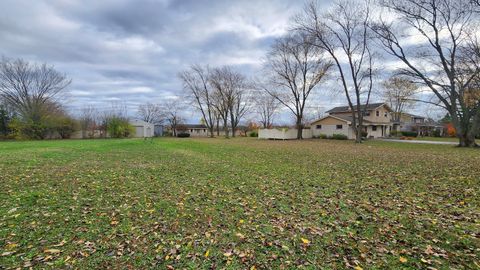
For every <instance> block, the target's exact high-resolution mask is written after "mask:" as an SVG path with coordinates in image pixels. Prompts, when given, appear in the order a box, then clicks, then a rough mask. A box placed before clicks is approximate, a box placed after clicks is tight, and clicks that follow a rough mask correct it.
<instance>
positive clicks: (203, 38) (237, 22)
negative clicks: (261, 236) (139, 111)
mask: <svg viewBox="0 0 480 270" xmlns="http://www.w3.org/2000/svg"><path fill="white" fill-rule="evenodd" d="M303 4H304V3H303V1H297V0H260V1H258V0H257V1H255V0H240V1H223V0H217V1H211V0H208V1H207V0H142V1H140V0H139V1H137V0H102V1H96V0H38V1H29V0H4V1H1V2H0V40H1V43H0V55H1V56H5V57H10V58H17V57H21V58H25V59H27V60H30V61H37V62H47V63H50V64H53V65H55V67H56V68H57V69H58V70H60V71H62V72H65V73H66V74H67V75H68V76H69V77H71V78H72V79H73V83H72V85H71V87H70V95H69V98H68V99H66V100H65V103H66V104H67V106H68V107H69V108H71V109H72V111H75V110H78V109H79V108H81V107H82V106H85V105H96V106H109V105H108V104H109V103H110V102H112V101H121V102H124V103H125V104H126V105H128V107H129V108H130V110H131V113H134V111H135V107H136V106H137V105H138V104H140V103H142V102H146V101H150V102H160V101H162V100H164V99H166V98H169V97H172V96H174V95H177V94H180V93H181V90H182V89H181V84H180V82H179V80H178V78H177V73H178V72H179V71H180V70H182V69H185V68H187V67H188V66H189V65H191V64H193V63H204V64H210V65H212V66H216V65H233V66H235V68H237V69H239V70H241V71H243V72H244V73H246V74H247V75H254V74H256V73H257V72H258V71H259V70H260V67H261V65H260V64H261V60H262V58H263V57H264V56H265V53H266V52H267V50H268V48H269V46H270V45H271V44H272V42H273V40H274V39H275V38H277V37H279V36H282V35H283V34H285V32H286V31H287V30H288V23H289V20H290V18H291V16H293V15H294V14H296V13H298V12H299V11H301V9H302V7H303ZM326 4H328V1H326ZM333 83H334V82H333ZM320 92H322V94H319V95H317V96H316V97H315V101H313V102H314V103H315V104H314V105H312V106H314V107H318V106H317V103H318V104H320V105H319V106H323V105H325V106H327V105H329V104H340V103H342V101H343V99H342V98H341V97H339V96H332V95H329V94H323V93H324V92H325V91H324V90H322V91H320ZM192 115H194V114H192ZM193 117H196V116H195V115H194V116H193ZM195 119H197V118H195Z"/></svg>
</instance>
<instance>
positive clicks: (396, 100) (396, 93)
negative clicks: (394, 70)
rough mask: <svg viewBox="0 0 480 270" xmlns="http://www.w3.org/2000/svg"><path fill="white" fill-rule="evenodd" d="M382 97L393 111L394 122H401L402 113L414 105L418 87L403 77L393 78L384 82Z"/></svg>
mask: <svg viewBox="0 0 480 270" xmlns="http://www.w3.org/2000/svg"><path fill="white" fill-rule="evenodd" d="M383 88H384V91H383V93H382V96H383V98H384V100H385V101H386V102H387V103H388V105H389V106H390V108H391V109H392V110H393V119H392V120H393V121H395V122H399V121H400V117H401V116H402V113H403V112H404V111H405V109H407V108H408V107H410V106H411V105H413V104H414V102H415V101H414V99H413V97H414V95H415V94H416V93H417V89H418V87H417V85H415V84H414V83H413V82H411V81H410V80H408V79H407V78H404V77H401V76H392V77H390V78H388V79H387V80H386V81H384V82H383Z"/></svg>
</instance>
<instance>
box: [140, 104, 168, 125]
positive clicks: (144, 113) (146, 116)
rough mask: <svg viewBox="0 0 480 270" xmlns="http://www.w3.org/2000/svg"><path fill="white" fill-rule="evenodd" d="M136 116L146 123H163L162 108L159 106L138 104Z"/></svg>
mask: <svg viewBox="0 0 480 270" xmlns="http://www.w3.org/2000/svg"><path fill="white" fill-rule="evenodd" d="M137 116H138V117H139V118H140V119H141V120H143V121H145V122H148V123H152V124H158V123H161V122H162V121H163V118H164V115H163V108H162V106H161V105H160V104H154V103H150V102H147V103H145V104H140V105H139V106H138V110H137Z"/></svg>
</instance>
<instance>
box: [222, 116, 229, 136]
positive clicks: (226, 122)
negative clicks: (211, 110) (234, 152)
mask: <svg viewBox="0 0 480 270" xmlns="http://www.w3.org/2000/svg"><path fill="white" fill-rule="evenodd" d="M223 130H224V131H225V138H228V137H229V136H228V135H229V132H228V120H227V118H226V117H225V119H224V120H223Z"/></svg>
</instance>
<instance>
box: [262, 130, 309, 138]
mask: <svg viewBox="0 0 480 270" xmlns="http://www.w3.org/2000/svg"><path fill="white" fill-rule="evenodd" d="M302 137H303V138H304V139H310V138H312V130H311V129H303V130H302ZM258 138H259V139H275V140H294V139H296V138H297V129H295V128H283V129H276V128H272V129H259V130H258Z"/></svg>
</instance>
